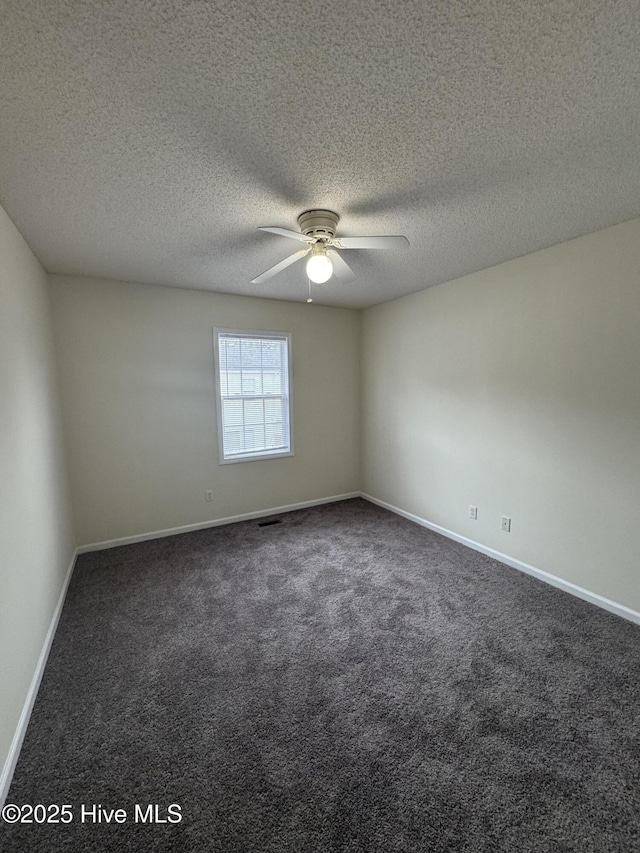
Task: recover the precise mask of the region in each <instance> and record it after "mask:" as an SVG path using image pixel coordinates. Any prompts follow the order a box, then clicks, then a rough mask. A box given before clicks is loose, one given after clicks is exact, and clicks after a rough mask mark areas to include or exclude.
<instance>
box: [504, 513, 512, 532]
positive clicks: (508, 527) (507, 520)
mask: <svg viewBox="0 0 640 853" xmlns="http://www.w3.org/2000/svg"><path fill="white" fill-rule="evenodd" d="M502 529H503V530H504V532H505V533H510V532H511V519H510V518H509V516H508V515H503V516H502Z"/></svg>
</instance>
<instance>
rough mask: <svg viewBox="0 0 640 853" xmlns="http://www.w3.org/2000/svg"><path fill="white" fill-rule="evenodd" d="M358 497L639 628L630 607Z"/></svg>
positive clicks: (638, 619)
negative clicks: (613, 614)
mask: <svg viewBox="0 0 640 853" xmlns="http://www.w3.org/2000/svg"><path fill="white" fill-rule="evenodd" d="M360 497H362V498H364V499H365V500H367V501H370V502H371V503H373V504H377V505H378V506H381V507H383V509H388V510H390V511H391V512H395V513H396V515H401V516H402V517H403V518H408V519H409V521H414V522H415V523H416V524H419V525H420V526H421V527H427V528H428V529H429V530H433V531H434V532H435V533H440V534H442V536H446V537H447V538H448V539H454V540H455V541H456V542H460V543H462V544H463V545H466V546H467V547H469V548H473V550H474V551H480V552H481V553H482V554H486V555H487V556H488V557H492V558H493V559H494V560H498V562H500V563H504V564H505V565H507V566H511V568H512V569H518V571H521V572H525V574H527V575H532V576H533V577H535V578H538V580H541V581H544V582H545V583H548V584H550V585H551V586H555V587H558V589H562V590H564V592H568V593H570V594H571V595H575V596H576V597H577V598H582V599H584V601H588V602H590V603H591V604H595V605H596V606H597V607H602V609H603V610H608V611H609V612H610V613H615V614H616V616H622V618H623V619H628V620H629V621H630V622H635V623H636V625H640V613H638V611H637V610H632V609H631V608H630V607H626V606H625V605H624V604H619V603H618V602H617V601H611V599H609V598H605V597H604V596H602V595H598V593H597V592H591V590H588V589H584V588H583V587H581V586H576V584H573V583H571V582H570V581H566V580H564V579H563V578H559V577H557V576H556V575H552V574H549V572H544V571H542V569H537V568H536V567H535V566H531V565H529V563H523V562H522V560H516V559H515V557H509V556H508V555H507V554H502V553H501V552H500V551H495V550H494V549H493V548H488V547H487V546H486V545H482V544H481V543H480V542H474V540H473V539H467V537H466V536H461V535H460V534H459V533H454V532H453V530H447V529H446V528H445V527H440V526H439V525H438V524H433V523H432V522H430V521H426V519H424V518H420V516H418V515H413V513H411V512H406V511H405V510H403V509H400V508H399V507H397V506H393V505H392V504H389V503H387V502H386V501H381V500H379V499H378V498H374V497H373V496H372V495H367V494H365V493H364V492H361V493H360Z"/></svg>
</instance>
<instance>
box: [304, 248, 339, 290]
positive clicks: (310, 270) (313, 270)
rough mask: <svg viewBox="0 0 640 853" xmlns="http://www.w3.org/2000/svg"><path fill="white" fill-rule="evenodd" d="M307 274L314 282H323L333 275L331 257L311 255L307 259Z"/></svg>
mask: <svg viewBox="0 0 640 853" xmlns="http://www.w3.org/2000/svg"><path fill="white" fill-rule="evenodd" d="M307 275H308V276H309V278H310V279H311V281H312V282H313V283H314V284H324V282H325V281H329V279H330V278H331V276H332V275H333V264H332V263H331V258H328V257H327V256H326V255H320V254H318V255H312V256H311V257H310V258H309V260H308V261H307Z"/></svg>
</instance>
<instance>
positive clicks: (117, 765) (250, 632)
mask: <svg viewBox="0 0 640 853" xmlns="http://www.w3.org/2000/svg"><path fill="white" fill-rule="evenodd" d="M281 518H282V523H281V524H277V525H271V526H267V527H259V526H258V523H257V522H255V521H251V522H243V523H240V524H234V525H229V526H227V527H218V528H214V529H211V530H206V531H202V532H198V533H191V534H185V535H181V536H175V537H172V538H169V539H161V540H156V541H153V542H146V543H142V544H138V545H130V546H125V547H121V548H116V549H112V550H109V551H103V552H101V553H93V554H86V555H84V556H82V557H80V558H79V560H78V565H77V568H76V570H75V573H74V577H73V580H72V584H71V587H70V590H69V595H68V599H67V602H66V605H65V608H64V612H63V615H62V619H61V622H60V626H59V629H58V633H57V635H56V638H55V642H54V645H53V648H52V652H51V656H50V658H49V663H48V666H47V669H46V672H45V676H44V679H43V682H42V687H41V690H40V693H39V696H38V699H37V702H36V706H35V709H34V712H33V716H32V719H31V724H30V726H29V730H28V732H27V736H26V739H25V744H24V748H23V751H22V755H21V757H20V760H19V763H18V767H17V771H16V774H15V777H14V781H13V785H12V788H11V791H10V795H9V799H8V802H13V803H31V804H35V803H43V804H49V803H57V804H63V803H68V804H71V805H72V806H73V811H74V822H73V823H71V824H69V825H42V826H40V825H29V826H26V825H22V826H14V827H9V828H8V827H7V826H6V825H5V826H3V827H2V828H1V829H0V833H1V837H0V849H2V850H3V851H5V850H6V851H23V850H24V851H30V853H31V851H47V853H50V851H58V850H60V851H105V850H108V851H132V850H133V851H187V850H192V851H201V850H202V851H225V853H226V851H234V853H236V851H237V853H247V851H256V853H257V851H260V853H262V851H273V853H293V851H295V853H305V851H309V853H311V851H313V852H314V853H320V851H322V853H327V851H345V853H346V851H348V852H349V853H356V851H357V853H360V851H384V853H393V851H430V852H431V853H438V852H439V851H469V853H481V851H514V853H528V851H532V853H533V851H535V853H545V852H546V851H549V853H550V852H551V851H554V853H557V852H558V851H579V853H589V851H593V853H608V851H611V853H624V851H638V850H640V749H639V740H638V739H639V733H640V715H639V710H640V703H639V699H640V654H639V653H640V629H639V628H638V627H637V626H634V625H632V624H630V623H628V622H625V621H623V620H622V619H619V618H617V617H615V616H613V615H611V614H608V613H606V612H603V611H601V610H599V609H597V608H595V607H593V606H591V605H589V604H586V603H585V602H582V601H580V600H578V599H575V598H573V597H571V596H569V595H567V594H565V593H562V592H560V591H558V590H556V589H553V588H551V587H549V586H546V585H545V584H543V583H541V582H539V581H536V580H534V579H532V578H530V577H527V576H526V575H523V574H521V573H519V572H517V571H515V570H512V569H509V568H507V567H505V566H503V565H501V564H499V563H496V562H494V561H492V560H490V559H489V558H487V557H484V556H483V555H481V554H478V553H476V552H474V551H471V550H468V549H466V548H465V547H464V546H462V545H459V544H457V543H454V542H451V541H449V540H447V539H444V538H442V537H440V536H438V535H436V534H434V533H431V532H430V531H428V530H425V529H423V528H421V527H418V526H417V525H414V524H412V523H411V522H408V521H405V520H403V519H401V518H398V517H397V516H395V515H392V514H391V513H389V512H386V511H385V510H382V509H379V508H378V507H375V506H373V505H371V504H369V503H367V502H365V501H363V500H359V499H358V500H352V501H345V502H342V503H338V504H331V505H325V506H321V507H316V508H313V509H309V510H301V511H297V512H292V513H288V514H286V515H283V516H281ZM603 571H606V567H603ZM136 803H138V804H142V805H143V806H144V807H145V808H146V806H147V804H150V803H151V804H158V805H159V806H160V810H159V813H158V814H159V816H160V817H165V818H166V817H167V812H166V807H167V806H168V805H169V804H172V803H176V804H178V805H180V807H181V814H182V821H181V822H180V823H176V824H172V823H164V824H146V823H135V822H134V817H135V808H134V807H135V804H136ZM80 804H85V805H93V804H102V806H103V807H104V808H105V809H107V810H109V809H113V808H123V809H125V811H126V813H127V818H128V820H127V823H125V824H121V825H113V824H108V825H104V824H94V823H92V822H85V823H84V824H83V823H81V822H80V813H81V812H80Z"/></svg>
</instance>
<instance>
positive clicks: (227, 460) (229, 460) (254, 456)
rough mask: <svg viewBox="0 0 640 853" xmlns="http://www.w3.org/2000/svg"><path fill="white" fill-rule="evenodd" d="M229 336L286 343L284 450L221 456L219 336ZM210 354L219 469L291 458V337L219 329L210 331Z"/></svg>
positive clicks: (221, 420)
mask: <svg viewBox="0 0 640 853" xmlns="http://www.w3.org/2000/svg"><path fill="white" fill-rule="evenodd" d="M221 335H229V336H231V337H234V338H249V339H254V340H255V339H259V340H275V341H283V340H284V341H286V344H287V371H288V389H287V403H288V414H289V448H288V450H281V449H277V450H257V451H250V452H246V453H242V454H238V455H237V456H227V457H225V453H224V426H223V417H222V388H221V384H220V336H221ZM213 353H214V373H215V388H216V415H217V422H218V455H219V462H220V465H232V464H235V463H236V462H255V461H256V460H258V459H281V458H283V457H285V456H293V455H294V451H293V403H292V396H293V395H292V387H293V372H292V360H293V359H292V334H291V332H263V331H258V330H253V329H221V328H217V327H216V328H214V330H213Z"/></svg>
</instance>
